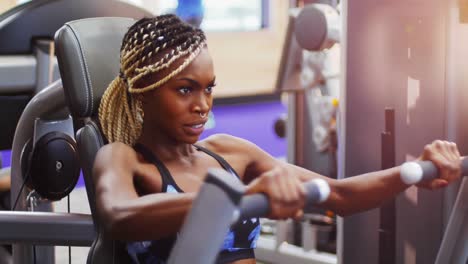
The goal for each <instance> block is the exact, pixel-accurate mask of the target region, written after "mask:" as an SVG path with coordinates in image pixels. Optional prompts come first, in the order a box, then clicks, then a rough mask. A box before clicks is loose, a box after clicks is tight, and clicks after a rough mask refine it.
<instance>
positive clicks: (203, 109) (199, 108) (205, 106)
mask: <svg viewBox="0 0 468 264" xmlns="http://www.w3.org/2000/svg"><path fill="white" fill-rule="evenodd" d="M212 103H213V99H212V97H211V95H207V94H205V93H201V95H200V96H197V98H196V100H194V102H193V111H194V112H195V113H196V114H199V115H206V114H207V113H208V112H209V111H210V110H211V106H212Z"/></svg>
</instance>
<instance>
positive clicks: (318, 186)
mask: <svg viewBox="0 0 468 264" xmlns="http://www.w3.org/2000/svg"><path fill="white" fill-rule="evenodd" d="M304 186H305V188H306V196H307V197H306V205H305V207H304V208H308V207H309V206H311V205H313V204H317V203H321V202H324V201H325V200H327V199H328V196H329V195H330V186H328V183H327V182H326V181H325V180H323V179H314V180H311V181H309V182H307V183H305V184H304ZM239 213H240V216H239V217H238V218H237V219H248V218H253V217H265V216H267V215H268V214H269V213H270V202H269V200H268V196H266V195H265V194H262V193H256V194H251V195H246V196H244V197H243V198H242V200H241V202H240V206H239ZM237 219H236V220H237Z"/></svg>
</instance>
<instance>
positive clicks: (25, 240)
mask: <svg viewBox="0 0 468 264" xmlns="http://www.w3.org/2000/svg"><path fill="white" fill-rule="evenodd" d="M94 237H95V231H94V225H93V219H92V217H91V215H86V214H67V213H48V212H47V213H46V212H11V211H0V242H1V243H4V244H15V243H18V244H31V245H58V246H83V247H87V246H88V247H89V246H91V244H92V242H93V241H94Z"/></svg>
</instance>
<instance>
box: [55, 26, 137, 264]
mask: <svg viewBox="0 0 468 264" xmlns="http://www.w3.org/2000/svg"><path fill="white" fill-rule="evenodd" d="M134 22H135V20H133V19H129V18H116V17H107V18H89V19H82V20H77V21H72V22H68V23H66V24H65V25H64V26H63V27H62V28H61V29H60V30H59V31H58V32H57V34H56V36H55V44H56V51H57V59H58V64H59V68H60V74H61V76H62V84H63V87H64V91H65V97H66V99H67V104H68V107H69V108H70V111H71V112H72V115H73V117H74V118H76V119H82V120H84V121H85V122H84V123H85V125H84V126H83V127H82V128H80V129H79V130H78V132H77V135H76V140H77V145H78V151H79V156H80V161H81V167H82V169H83V176H84V180H85V184H86V192H87V195H88V200H89V205H90V208H91V212H92V214H93V220H94V223H95V227H96V231H97V239H96V240H95V241H94V243H93V246H92V247H91V249H90V252H89V255H88V263H128V262H129V259H128V255H127V254H125V250H124V248H123V246H124V244H123V243H119V242H117V241H112V240H110V239H109V238H107V237H106V234H105V233H104V232H103V229H102V228H101V226H100V222H99V221H98V219H97V214H96V204H95V203H96V199H95V188H94V183H93V180H92V168H93V164H94V160H95V157H96V154H97V152H98V150H99V149H100V148H101V147H102V146H103V145H104V144H105V141H104V137H103V135H102V133H101V131H100V129H99V125H98V123H97V122H95V121H94V120H93V117H95V116H96V115H97V113H98V108H99V102H100V100H101V97H102V95H103V93H104V91H105V89H106V88H107V86H108V85H109V83H110V82H111V81H112V80H113V79H114V78H115V77H116V76H117V75H118V72H119V64H120V61H119V56H120V46H121V43H122V39H123V36H124V34H125V32H126V31H127V30H128V28H129V27H130V26H131V25H132V24H133V23H134Z"/></svg>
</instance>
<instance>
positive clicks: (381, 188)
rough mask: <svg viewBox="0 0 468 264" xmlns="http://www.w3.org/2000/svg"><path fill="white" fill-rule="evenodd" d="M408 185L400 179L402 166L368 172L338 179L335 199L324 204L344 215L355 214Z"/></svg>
mask: <svg viewBox="0 0 468 264" xmlns="http://www.w3.org/2000/svg"><path fill="white" fill-rule="evenodd" d="M408 187H409V186H408V185H406V184H404V183H403V182H402V181H401V179H400V167H394V168H391V169H387V170H382V171H376V172H371V173H366V174H362V175H358V176H354V177H349V178H346V179H341V180H337V181H336V184H335V187H334V189H335V190H336V191H335V192H336V196H334V198H335V199H332V200H330V204H327V203H326V204H324V206H327V205H328V206H329V207H330V209H332V210H334V211H336V212H337V213H338V214H340V215H342V216H346V215H350V214H355V213H358V212H362V211H366V210H369V209H373V208H376V207H379V206H380V205H382V203H384V202H385V201H388V200H390V199H392V198H394V197H395V196H396V195H397V194H399V193H401V192H403V191H404V190H405V189H406V188H408Z"/></svg>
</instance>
